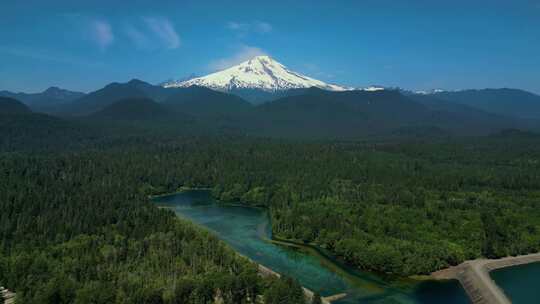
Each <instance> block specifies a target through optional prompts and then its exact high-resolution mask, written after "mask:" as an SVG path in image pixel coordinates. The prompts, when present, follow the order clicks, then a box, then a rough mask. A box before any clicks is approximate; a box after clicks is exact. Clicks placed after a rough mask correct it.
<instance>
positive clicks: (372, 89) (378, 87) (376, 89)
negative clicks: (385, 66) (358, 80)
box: [361, 85, 386, 92]
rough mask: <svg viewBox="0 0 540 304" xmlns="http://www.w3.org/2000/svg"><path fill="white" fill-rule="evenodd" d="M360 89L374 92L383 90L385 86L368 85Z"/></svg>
mask: <svg viewBox="0 0 540 304" xmlns="http://www.w3.org/2000/svg"><path fill="white" fill-rule="evenodd" d="M361 90H362V91H368V92H376V91H383V90H386V88H385V87H381V86H374V85H372V86H369V87H367V88H362V89H361Z"/></svg>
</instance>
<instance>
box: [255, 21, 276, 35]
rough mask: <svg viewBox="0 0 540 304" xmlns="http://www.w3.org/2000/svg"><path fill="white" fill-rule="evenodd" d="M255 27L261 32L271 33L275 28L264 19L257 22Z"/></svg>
mask: <svg viewBox="0 0 540 304" xmlns="http://www.w3.org/2000/svg"><path fill="white" fill-rule="evenodd" d="M255 29H256V31H258V32H259V33H270V32H271V31H272V30H273V28H272V25H270V23H268V22H262V21H257V22H255Z"/></svg>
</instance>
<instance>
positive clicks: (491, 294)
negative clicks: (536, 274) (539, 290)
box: [430, 253, 540, 304]
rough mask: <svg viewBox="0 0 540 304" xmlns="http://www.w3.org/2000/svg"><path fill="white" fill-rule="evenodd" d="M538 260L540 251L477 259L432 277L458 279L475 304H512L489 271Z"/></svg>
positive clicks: (449, 268)
mask: <svg viewBox="0 0 540 304" xmlns="http://www.w3.org/2000/svg"><path fill="white" fill-rule="evenodd" d="M537 262H540V253H532V254H527V255H520V256H510V257H504V258H500V259H476V260H470V261H465V262H463V263H461V264H459V265H457V266H451V267H448V268H445V269H441V270H439V271H435V272H433V273H431V275H430V277H431V278H433V279H435V280H458V281H459V282H460V283H461V285H462V286H463V288H464V289H465V291H466V292H467V294H468V295H469V298H470V299H471V301H472V303H474V304H483V303H493V304H510V303H511V301H510V299H508V297H507V296H506V295H505V294H504V292H503V291H502V289H501V288H500V287H499V286H497V284H495V282H494V281H493V279H492V278H491V277H490V275H489V273H490V272H491V271H493V270H496V269H502V268H507V267H513V266H518V265H525V264H530V263H537Z"/></svg>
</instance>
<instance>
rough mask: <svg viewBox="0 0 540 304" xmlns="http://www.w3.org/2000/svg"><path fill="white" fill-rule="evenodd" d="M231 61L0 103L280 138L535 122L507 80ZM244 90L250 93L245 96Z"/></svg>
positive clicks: (539, 111)
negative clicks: (450, 84)
mask: <svg viewBox="0 0 540 304" xmlns="http://www.w3.org/2000/svg"><path fill="white" fill-rule="evenodd" d="M231 69H232V70H231ZM231 69H227V70H225V71H222V72H218V73H214V74H210V75H208V76H205V77H199V78H193V79H191V80H187V81H183V82H180V83H177V84H176V85H167V87H164V86H161V85H151V84H149V83H146V82H144V81H141V80H137V79H133V80H131V81H129V82H126V83H111V84H109V85H107V86H105V87H103V88H101V89H99V90H96V91H94V92H90V93H88V94H83V93H79V92H72V91H68V90H64V89H59V88H50V89H47V90H46V91H44V92H42V93H35V94H26V93H11V92H8V91H2V92H1V93H0V96H7V97H9V98H12V99H3V100H4V102H3V103H0V111H2V109H4V111H6V112H7V111H12V110H13V109H15V110H16V111H24V110H26V111H30V110H29V108H30V109H31V110H32V111H34V112H46V113H49V114H54V115H56V116H63V117H70V120H73V119H75V120H78V119H83V120H85V122H88V121H108V122H111V121H117V122H121V123H125V122H127V121H130V122H144V124H145V125H149V124H152V123H154V122H156V123H157V122H159V123H160V125H163V124H167V123H170V122H180V121H181V122H183V124H182V126H185V125H186V124H189V123H192V122H193V121H197V122H198V123H202V124H204V125H205V126H213V127H215V128H217V129H220V130H223V129H225V130H236V131H238V132H241V133H246V134H252V135H258V136H273V137H274V136H275V137H289V138H343V139H352V138H362V137H369V136H394V135H395V136H400V137H402V136H406V135H408V136H413V137H415V136H428V135H429V136H451V135H482V134H489V133H493V132H497V131H500V130H504V129H509V128H514V129H528V130H539V129H540V96H538V95H535V94H532V93H529V92H526V91H522V90H517V89H483V90H464V91H441V90H435V91H432V92H411V91H404V90H399V89H389V88H384V87H380V86H372V87H369V88H363V89H357V90H353V89H351V88H346V87H340V86H336V85H331V84H326V83H324V82H320V81H318V80H315V79H312V78H309V77H307V76H303V75H301V74H299V73H295V72H292V71H290V70H288V69H287V68H286V67H284V66H283V65H281V64H280V63H278V62H276V61H274V60H272V59H271V58H269V57H267V56H259V57H255V58H253V59H252V60H250V61H247V62H244V63H243V64H240V65H238V66H236V67H233V68H231ZM249 75H252V77H251V76H249ZM214 81H215V82H214ZM246 95H250V96H251V97H256V98H248V99H249V100H250V101H252V102H248V101H246V98H245V96H246ZM261 96H264V99H265V100H267V101H266V102H264V103H257V102H253V100H254V99H255V100H258V101H259V102H260V99H259V98H261ZM13 99H14V100H19V101H21V102H23V103H24V104H25V105H26V106H25V105H22V106H21V104H19V103H13ZM8 101H9V102H8ZM0 113H1V112H0ZM172 125H174V126H178V125H177V124H175V123H173V124H172Z"/></svg>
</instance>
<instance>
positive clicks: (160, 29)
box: [143, 17, 180, 49]
mask: <svg viewBox="0 0 540 304" xmlns="http://www.w3.org/2000/svg"><path fill="white" fill-rule="evenodd" d="M143 20H144V22H145V23H146V25H147V27H148V29H149V30H150V31H151V32H152V33H153V34H154V35H156V37H158V38H159V40H160V41H161V42H162V43H163V44H164V45H165V46H166V47H167V48H169V49H176V48H178V47H180V36H179V35H178V33H177V32H176V30H175V29H174V26H173V24H172V23H171V22H170V21H169V19H167V18H164V17H145V18H143Z"/></svg>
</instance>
